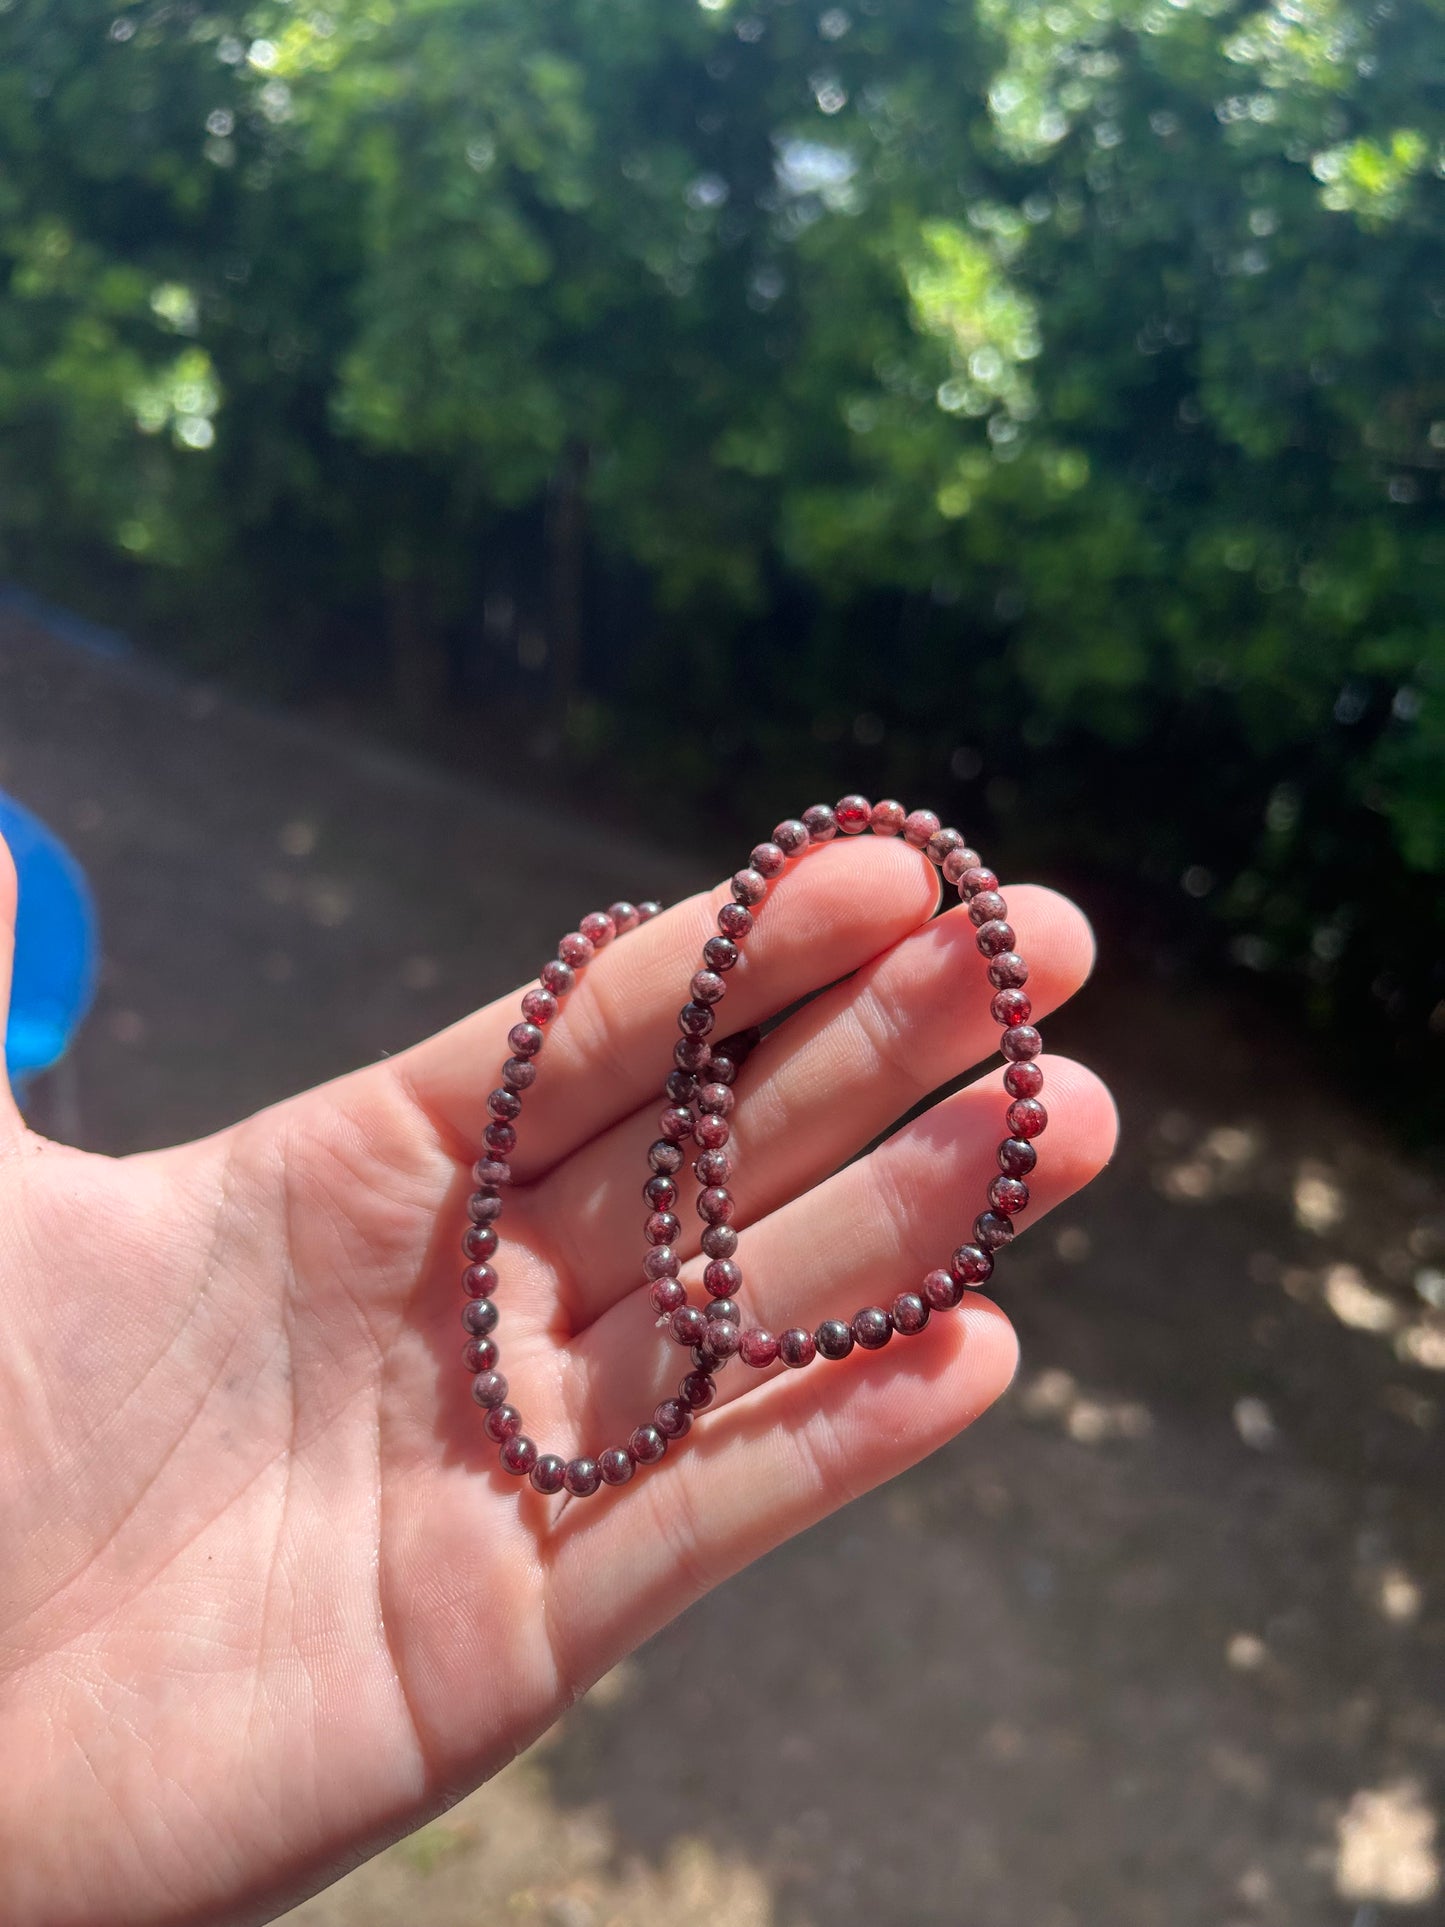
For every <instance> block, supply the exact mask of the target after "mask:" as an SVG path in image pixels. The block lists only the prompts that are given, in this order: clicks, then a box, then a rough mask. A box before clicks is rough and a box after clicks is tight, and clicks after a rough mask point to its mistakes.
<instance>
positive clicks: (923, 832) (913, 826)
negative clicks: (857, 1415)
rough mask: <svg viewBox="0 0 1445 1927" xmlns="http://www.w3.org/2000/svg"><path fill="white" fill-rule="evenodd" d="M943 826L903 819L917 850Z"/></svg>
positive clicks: (925, 814) (923, 815)
mask: <svg viewBox="0 0 1445 1927" xmlns="http://www.w3.org/2000/svg"><path fill="white" fill-rule="evenodd" d="M942 828H943V825H942V824H941V823H940V822H939V820H938V818H937V817H936V816H935V815H934V814H933V811H932V810H910V811H909V812H908V814H907V816H905V817H904V819H903V836H904V840H905V842H908V843H911V844H912V845H913V847H914V849H915V850H921V849H922V848H923V847H924V845H925V844H926V843H927V841H928V839H929V837H931V836H933V835H934V834H935V833H936V832H937V831H938V830H941V829H942ZM855 1336H856V1334H855ZM885 1342H886V1341H885ZM860 1343H861V1340H860Z"/></svg>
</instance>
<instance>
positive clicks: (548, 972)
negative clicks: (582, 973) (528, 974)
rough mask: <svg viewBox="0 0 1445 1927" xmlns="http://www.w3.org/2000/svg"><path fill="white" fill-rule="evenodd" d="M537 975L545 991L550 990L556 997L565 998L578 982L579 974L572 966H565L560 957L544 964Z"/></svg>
mask: <svg viewBox="0 0 1445 1927" xmlns="http://www.w3.org/2000/svg"><path fill="white" fill-rule="evenodd" d="M537 975H538V976H539V977H540V978H541V980H542V988H543V990H550V991H551V993H552V995H553V996H554V997H565V996H566V995H567V992H568V991H569V990H570V989H571V988H572V986H573V985H574V984H575V983H576V981H577V972H576V971H575V970H574V969H573V968H572V966H571V965H570V964H564V963H563V961H562V959H561V958H560V957H554V958H553V959H552V961H551V962H550V963H544V964H543V966H542V968H541V969H540V970H539V971H538V972H537Z"/></svg>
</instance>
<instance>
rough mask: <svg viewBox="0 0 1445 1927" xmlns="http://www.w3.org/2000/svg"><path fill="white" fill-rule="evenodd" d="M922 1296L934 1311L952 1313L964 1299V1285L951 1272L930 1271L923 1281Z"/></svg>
mask: <svg viewBox="0 0 1445 1927" xmlns="http://www.w3.org/2000/svg"><path fill="white" fill-rule="evenodd" d="M920 1296H921V1297H922V1299H923V1302H924V1304H925V1305H928V1306H930V1307H931V1309H932V1310H934V1311H952V1310H953V1308H954V1306H955V1305H957V1304H958V1303H959V1302H960V1300H961V1299H962V1297H963V1283H962V1281H961V1280H960V1279H958V1278H955V1277H954V1275H953V1273H952V1272H951V1271H943V1270H938V1271H930V1272H929V1273H928V1275H927V1276H926V1277H925V1278H924V1280H923V1286H922V1290H921V1292H920Z"/></svg>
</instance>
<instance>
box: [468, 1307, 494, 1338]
mask: <svg viewBox="0 0 1445 1927" xmlns="http://www.w3.org/2000/svg"><path fill="white" fill-rule="evenodd" d="M496 1329H497V1307H496V1304H495V1302H494V1301H493V1300H492V1299H490V1298H469V1299H468V1300H467V1302H466V1303H465V1304H464V1305H463V1306H462V1330H463V1331H468V1332H470V1333H471V1335H472V1337H473V1338H485V1337H486V1336H487V1334H488V1333H489V1332H494V1331H495V1330H496Z"/></svg>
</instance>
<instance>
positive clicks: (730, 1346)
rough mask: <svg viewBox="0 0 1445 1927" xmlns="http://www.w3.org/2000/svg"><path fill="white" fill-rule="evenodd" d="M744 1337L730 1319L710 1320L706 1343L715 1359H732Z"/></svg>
mask: <svg viewBox="0 0 1445 1927" xmlns="http://www.w3.org/2000/svg"><path fill="white" fill-rule="evenodd" d="M742 1337H743V1335H742V1333H741V1332H740V1331H739V1330H738V1328H737V1326H736V1325H735V1324H734V1323H733V1322H732V1320H731V1319H730V1318H709V1319H708V1321H707V1337H706V1339H705V1341H704V1343H705V1345H706V1347H707V1350H708V1351H710V1352H711V1353H712V1355H713V1357H714V1358H718V1359H722V1358H731V1357H732V1356H733V1354H734V1352H736V1351H737V1349H738V1346H739V1345H740V1344H741V1343H742Z"/></svg>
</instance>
